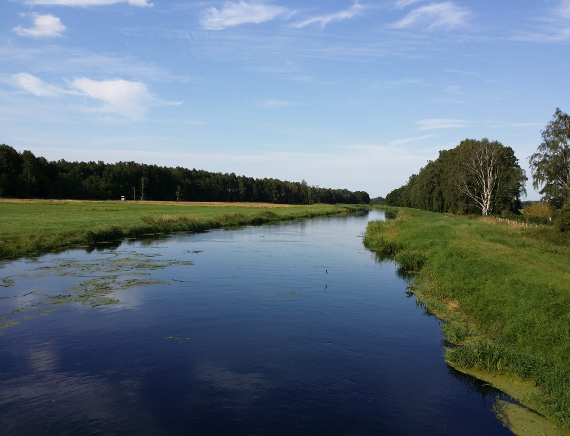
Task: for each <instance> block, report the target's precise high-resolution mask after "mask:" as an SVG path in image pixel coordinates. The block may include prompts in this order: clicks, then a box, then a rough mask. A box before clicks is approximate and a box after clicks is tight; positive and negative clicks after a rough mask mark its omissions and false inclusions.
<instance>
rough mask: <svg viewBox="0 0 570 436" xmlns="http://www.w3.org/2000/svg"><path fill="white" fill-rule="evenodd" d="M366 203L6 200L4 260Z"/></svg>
mask: <svg viewBox="0 0 570 436" xmlns="http://www.w3.org/2000/svg"><path fill="white" fill-rule="evenodd" d="M366 208H367V206H364V205H328V204H313V205H306V206H305V205H286V204H269V203H191V202H180V203H177V202H146V201H145V202H120V201H76V200H0V258H3V257H4V258H5V257H14V256H22V255H25V254H31V253H41V252H46V251H51V250H57V249H62V248H66V247H69V246H72V245H80V244H93V243H96V242H104V241H111V240H116V239H121V238H126V237H136V236H139V235H143V234H160V233H171V232H182V231H203V230H207V229H211V228H219V227H227V226H235V225H248V224H263V223H269V222H277V221H285V220H295V219H305V218H313V217H318V216H327V215H338V214H345V213H353V212H357V211H359V210H365V209H366Z"/></svg>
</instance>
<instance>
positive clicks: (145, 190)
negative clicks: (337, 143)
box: [0, 145, 370, 204]
mask: <svg viewBox="0 0 570 436" xmlns="http://www.w3.org/2000/svg"><path fill="white" fill-rule="evenodd" d="M121 196H125V197H126V198H127V200H154V201H181V200H184V201H218V202H266V203H280V204H316V203H328V204H340V203H343V204H368V203H369V202H370V197H369V195H368V193H366V192H364V191H355V192H352V191H349V190H347V189H329V188H320V187H318V186H309V185H308V184H307V182H305V181H304V180H303V181H302V182H300V183H299V182H289V181H281V180H278V179H268V178H264V179H254V178H252V177H245V176H236V175H235V174H234V173H231V174H227V173H226V174H222V173H211V172H208V171H201V170H196V169H192V170H190V169H187V168H181V167H176V168H168V167H159V166H157V165H145V164H139V163H135V162H118V163H116V164H105V163H104V162H102V161H99V162H97V163H96V162H67V161H65V160H59V161H57V162H56V161H53V162H48V161H47V160H46V159H44V158H43V157H36V156H34V154H33V153H32V152H30V151H27V150H26V151H24V152H22V153H18V152H17V151H16V150H14V149H13V148H12V147H10V146H8V145H0V197H4V198H50V199H79V200H115V199H119V198H121Z"/></svg>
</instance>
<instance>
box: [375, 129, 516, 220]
mask: <svg viewBox="0 0 570 436" xmlns="http://www.w3.org/2000/svg"><path fill="white" fill-rule="evenodd" d="M526 180H527V178H526V175H525V173H524V170H523V169H521V167H520V166H519V164H518V159H517V158H516V157H515V154H514V151H513V149H512V148H510V147H505V146H504V145H502V144H501V143H500V142H498V141H489V140H488V139H486V138H484V139H483V140H480V141H479V140H475V139H466V140H464V141H462V142H461V143H460V144H459V145H458V146H457V147H455V148H453V149H451V150H442V151H440V152H439V157H438V158H437V159H436V160H435V161H429V162H428V164H427V165H426V166H425V167H423V168H421V169H420V171H419V173H418V174H413V175H412V176H410V178H409V180H408V183H406V184H405V185H404V186H402V187H400V188H398V189H395V190H393V191H392V192H390V193H389V194H388V195H387V196H386V203H387V204H389V205H393V206H405V207H413V208H417V209H423V210H429V211H433V212H451V213H458V214H465V213H475V212H480V213H481V214H482V215H487V214H489V213H494V214H497V213H502V212H508V213H519V211H520V209H521V200H520V197H521V195H522V194H526V191H525V188H524V182H525V181H526Z"/></svg>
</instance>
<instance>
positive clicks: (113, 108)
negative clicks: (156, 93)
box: [71, 77, 152, 120]
mask: <svg viewBox="0 0 570 436" xmlns="http://www.w3.org/2000/svg"><path fill="white" fill-rule="evenodd" d="M71 87H72V88H74V89H76V90H77V91H79V92H81V93H82V94H84V95H86V96H88V97H91V98H94V99H96V100H100V101H103V102H104V103H105V104H104V105H103V106H102V107H100V108H97V111H100V112H111V113H115V114H118V115H122V116H125V117H127V118H130V119H132V120H141V119H142V118H143V117H144V114H145V113H146V111H147V109H148V108H147V106H146V105H145V103H146V102H147V101H149V100H152V97H151V96H150V94H149V92H148V89H147V86H146V85H145V84H144V83H142V82H130V81H128V80H122V79H118V80H103V81H97V80H91V79H87V78H85V77H83V78H80V79H75V80H74V81H73V82H72V83H71Z"/></svg>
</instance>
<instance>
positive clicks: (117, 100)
mask: <svg viewBox="0 0 570 436" xmlns="http://www.w3.org/2000/svg"><path fill="white" fill-rule="evenodd" d="M0 81H2V82H5V83H8V84H10V85H12V86H15V87H17V88H20V89H21V90H23V91H26V92H28V93H30V94H33V95H35V96H38V97H62V96H74V97H75V98H77V97H84V99H83V100H84V105H83V106H81V109H83V110H85V111H87V112H105V113H113V114H116V115H121V116H123V117H126V118H128V119H131V120H133V121H141V120H143V119H144V115H145V113H146V112H147V110H148V106H172V105H180V104H182V103H183V101H179V102H168V101H162V100H159V99H157V98H155V97H153V96H152V95H151V94H150V92H149V91H148V88H147V86H146V85H145V84H144V83H142V82H132V81H128V80H122V79H116V80H102V81H97V80H92V79H88V78H86V77H82V78H76V79H74V80H73V81H72V82H71V83H69V84H68V86H67V87H66V88H61V87H57V86H54V85H50V84H48V83H45V82H44V81H43V80H41V79H40V78H38V77H36V76H33V75H31V74H29V73H19V74H13V75H12V76H8V77H0ZM87 97H90V98H92V99H95V100H99V101H100V102H103V105H100V106H88V105H87Z"/></svg>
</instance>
